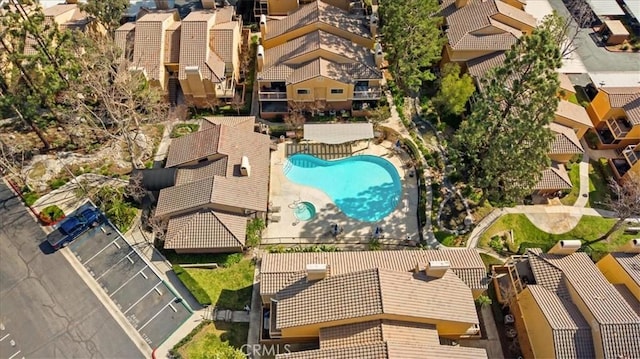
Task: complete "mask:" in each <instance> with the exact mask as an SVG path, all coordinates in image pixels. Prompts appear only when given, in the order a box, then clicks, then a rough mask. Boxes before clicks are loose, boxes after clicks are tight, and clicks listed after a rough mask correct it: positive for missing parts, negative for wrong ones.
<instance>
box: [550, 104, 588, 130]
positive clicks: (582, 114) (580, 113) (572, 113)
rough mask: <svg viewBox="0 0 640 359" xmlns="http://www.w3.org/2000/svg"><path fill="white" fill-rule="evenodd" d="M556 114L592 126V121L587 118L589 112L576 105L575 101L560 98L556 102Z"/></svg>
mask: <svg viewBox="0 0 640 359" xmlns="http://www.w3.org/2000/svg"><path fill="white" fill-rule="evenodd" d="M556 116H562V117H565V118H568V119H569V120H571V121H575V122H577V123H580V124H581V125H584V126H587V127H593V123H592V122H591V119H590V118H589V114H587V110H585V108H584V107H582V106H580V105H576V104H575V103H571V102H569V101H566V100H560V102H558V108H557V109H556Z"/></svg>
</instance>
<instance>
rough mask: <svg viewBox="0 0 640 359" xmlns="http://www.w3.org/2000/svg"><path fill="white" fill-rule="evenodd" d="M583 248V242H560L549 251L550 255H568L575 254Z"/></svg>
mask: <svg viewBox="0 0 640 359" xmlns="http://www.w3.org/2000/svg"><path fill="white" fill-rule="evenodd" d="M581 246H582V242H580V240H578V239H568V240H563V241H558V243H556V245H555V246H553V247H552V248H551V249H550V250H549V254H559V255H568V254H572V253H575V251H577V250H578V249H580V247H581Z"/></svg>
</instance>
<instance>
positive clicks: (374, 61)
mask: <svg viewBox="0 0 640 359" xmlns="http://www.w3.org/2000/svg"><path fill="white" fill-rule="evenodd" d="M377 30H378V21H377V18H376V16H375V15H372V16H369V17H366V16H361V15H357V14H352V13H350V12H349V11H345V10H344V9H342V8H340V7H337V6H334V5H332V4H331V3H329V2H324V1H320V0H316V1H313V2H311V3H309V4H304V5H300V7H298V8H297V9H295V10H294V11H293V12H291V13H290V14H289V15H288V16H286V17H284V18H279V19H276V18H267V17H266V16H264V15H263V16H261V18H260V31H261V33H262V43H261V45H260V46H258V51H257V70H258V73H257V76H256V81H257V84H258V96H259V103H260V114H261V117H263V118H273V117H276V116H279V115H283V114H287V113H288V112H289V111H290V110H300V111H308V112H314V111H318V112H322V111H347V112H351V111H355V112H357V111H363V110H366V109H367V108H371V107H374V106H375V105H376V103H377V101H378V100H379V99H380V97H381V96H382V91H381V88H380V83H381V81H382V72H381V71H380V66H381V65H382V60H383V54H382V48H381V46H380V45H379V44H378V43H376V41H375V39H374V36H375V34H376V33H377Z"/></svg>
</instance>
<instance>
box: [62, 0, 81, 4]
mask: <svg viewBox="0 0 640 359" xmlns="http://www.w3.org/2000/svg"><path fill="white" fill-rule="evenodd" d="M65 2H66V3H67V4H77V3H78V0H67V1H65Z"/></svg>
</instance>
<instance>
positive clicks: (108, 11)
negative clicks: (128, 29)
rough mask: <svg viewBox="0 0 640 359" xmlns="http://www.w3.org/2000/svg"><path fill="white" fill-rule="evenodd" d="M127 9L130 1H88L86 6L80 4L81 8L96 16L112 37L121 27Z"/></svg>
mask: <svg viewBox="0 0 640 359" xmlns="http://www.w3.org/2000/svg"><path fill="white" fill-rule="evenodd" d="M127 7H129V0H88V1H87V3H86V4H80V8H81V9H82V10H83V11H86V12H87V13H89V14H91V15H93V16H95V18H96V19H97V20H98V22H100V24H102V26H104V28H105V29H106V30H107V33H108V34H109V35H110V36H113V34H114V33H115V31H116V29H117V28H118V27H120V20H121V19H122V15H123V14H124V12H125V10H126V9H127Z"/></svg>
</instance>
